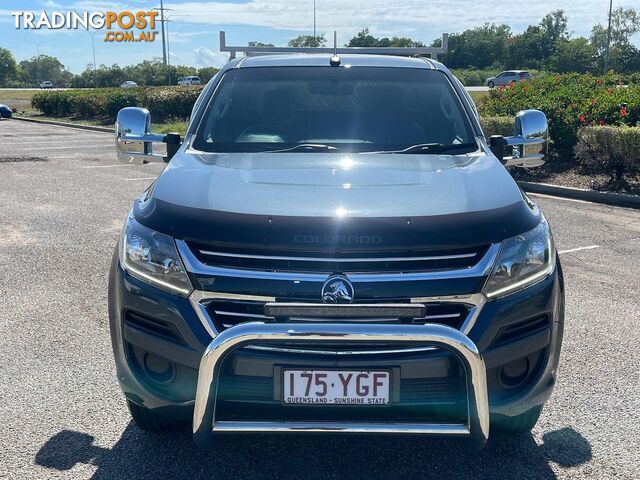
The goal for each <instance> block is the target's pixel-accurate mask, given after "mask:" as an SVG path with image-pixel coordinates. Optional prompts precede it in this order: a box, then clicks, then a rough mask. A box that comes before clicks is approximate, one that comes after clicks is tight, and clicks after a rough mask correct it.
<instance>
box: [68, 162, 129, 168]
mask: <svg viewBox="0 0 640 480" xmlns="http://www.w3.org/2000/svg"><path fill="white" fill-rule="evenodd" d="M115 167H135V164H133V163H114V164H113V165H89V166H84V167H80V168H115Z"/></svg>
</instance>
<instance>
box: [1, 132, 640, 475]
mask: <svg viewBox="0 0 640 480" xmlns="http://www.w3.org/2000/svg"><path fill="white" fill-rule="evenodd" d="M161 169H162V166H161V165H159V164H151V165H144V166H142V165H140V166H129V165H122V164H118V163H117V161H116V158H115V153H114V148H113V139H112V135H110V134H103V133H97V132H88V131H81V130H75V129H69V128H65V127H54V126H45V125H38V124H32V123H26V122H20V121H17V120H12V121H1V122H0V374H1V377H0V379H1V381H0V392H2V393H1V396H0V398H1V399H2V401H0V478H12V479H13V478H15V479H26V478H98V479H111V478H163V479H170V478H185V477H189V478H190V479H198V478H207V479H216V478H234V479H242V478H251V479H259V478H363V479H365V478H366V479H379V478H390V477H394V478H420V479H424V478H438V479H442V478H449V477H455V478H458V479H464V478H476V479H477V478H480V479H485V478H486V479H489V478H490V479H498V478H519V479H521V478H532V479H534V478H535V479H548V478H598V479H601V478H614V477H615V478H624V479H635V478H640V449H639V448H638V445H639V444H640V368H638V365H639V364H640V353H639V351H638V348H637V346H638V344H639V343H640V342H639V340H640V333H639V328H640V307H639V306H638V299H639V293H640V287H639V286H638V278H639V277H640V266H639V265H640V211H637V210H630V209H623V208H615V207H608V206H600V205H595V204H590V203H584V202H579V201H569V200H563V199H557V198H550V197H540V196H536V197H534V198H535V199H536V201H538V202H539V203H540V204H541V205H542V207H543V209H544V211H545V214H546V216H547V218H548V219H549V222H550V223H551V225H552V228H553V229H554V233H555V238H556V243H557V245H558V248H559V250H560V252H561V258H562V262H563V267H564V270H565V276H566V285H567V320H566V328H565V340H564V347H563V352H562V358H561V365H560V371H559V383H558V386H557V388H556V390H555V393H554V395H553V397H552V399H551V401H550V403H549V404H548V405H547V407H546V408H545V410H544V412H543V416H542V418H541V420H540V422H539V423H538V425H537V426H536V428H535V430H534V432H533V435H524V436H521V437H517V438H510V439H509V438H498V437H493V438H492V439H491V440H490V442H489V445H488V446H487V448H486V449H485V450H484V451H483V452H482V453H480V454H475V453H471V452H468V451H466V450H465V446H464V445H463V444H461V443H458V442H456V441H453V440H451V441H449V440H447V441H444V440H437V441H436V440H430V439H419V438H405V437H401V438H398V437H359V436H351V437H343V436H299V435H296V436H269V435H241V436H225V437H221V438H220V439H219V443H218V447H217V448H216V449H215V450H212V451H208V452H203V451H199V450H197V449H195V448H194V447H193V445H192V443H191V438H190V434H189V433H188V432H185V433H180V434H173V435H157V434H149V433H146V432H143V431H140V430H139V429H138V428H137V427H136V426H135V425H133V424H132V423H131V422H130V419H129V415H128V412H127V410H126V407H125V404H124V398H123V396H122V394H121V393H120V390H119V388H118V385H117V382H116V378H115V369H114V365H113V359H112V354H111V345H110V340H109V331H108V324H107V299H106V293H107V288H106V287H107V270H108V265H109V262H110V259H111V254H112V251H113V247H114V245H115V242H116V239H117V237H118V235H119V232H120V228H121V225H122V222H123V220H124V218H125V216H126V214H127V212H128V210H129V208H130V206H131V202H132V200H133V198H134V197H135V196H136V195H137V194H139V193H140V192H141V191H142V190H143V189H144V188H145V187H146V186H147V185H148V184H149V183H150V182H151V181H152V179H153V178H154V177H155V176H157V175H158V173H160V171H161Z"/></svg>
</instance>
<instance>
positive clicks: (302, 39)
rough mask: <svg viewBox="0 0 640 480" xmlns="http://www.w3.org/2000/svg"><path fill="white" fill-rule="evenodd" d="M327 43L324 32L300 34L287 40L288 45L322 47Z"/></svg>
mask: <svg viewBox="0 0 640 480" xmlns="http://www.w3.org/2000/svg"><path fill="white" fill-rule="evenodd" d="M326 43H327V39H326V38H324V33H323V34H321V35H316V36H315V37H314V36H313V35H300V36H298V37H296V38H292V39H291V40H289V43H288V45H289V46H290V47H323V46H324V45H325V44H326Z"/></svg>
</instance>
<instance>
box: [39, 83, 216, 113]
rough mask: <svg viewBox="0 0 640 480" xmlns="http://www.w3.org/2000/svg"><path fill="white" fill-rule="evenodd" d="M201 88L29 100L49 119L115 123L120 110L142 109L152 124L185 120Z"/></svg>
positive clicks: (71, 93) (72, 93)
mask: <svg viewBox="0 0 640 480" xmlns="http://www.w3.org/2000/svg"><path fill="white" fill-rule="evenodd" d="M202 88H203V87H201V86H192V87H150V88H132V89H124V88H97V89H87V90H56V91H51V92H40V93H36V94H35V95H34V96H33V98H32V99H31V105H32V106H33V108H37V109H38V110H40V111H41V112H42V113H44V114H45V115H50V116H59V117H69V116H73V117H77V118H108V119H110V120H115V117H116V115H117V114H118V111H119V110H120V109H121V108H125V107H144V108H147V109H149V111H151V112H152V117H153V119H154V121H163V120H168V119H175V118H188V117H189V115H190V114H191V109H192V108H193V104H194V103H195V101H196V99H197V98H198V95H200V92H201V91H202Z"/></svg>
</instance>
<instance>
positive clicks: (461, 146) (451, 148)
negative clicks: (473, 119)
mask: <svg viewBox="0 0 640 480" xmlns="http://www.w3.org/2000/svg"><path fill="white" fill-rule="evenodd" d="M477 148H478V145H477V144H476V142H468V143H452V144H450V145H444V144H442V143H418V144H416V145H411V146H410V147H407V148H403V149H402V150H380V151H377V152H367V153H470V152H474V151H475V150H476V149H477Z"/></svg>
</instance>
